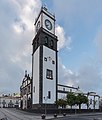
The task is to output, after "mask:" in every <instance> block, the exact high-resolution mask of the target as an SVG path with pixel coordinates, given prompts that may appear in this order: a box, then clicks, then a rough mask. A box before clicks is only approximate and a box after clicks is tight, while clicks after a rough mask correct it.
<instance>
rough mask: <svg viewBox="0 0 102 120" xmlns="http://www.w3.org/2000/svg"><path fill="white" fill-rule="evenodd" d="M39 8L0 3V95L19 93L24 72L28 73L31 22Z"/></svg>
mask: <svg viewBox="0 0 102 120" xmlns="http://www.w3.org/2000/svg"><path fill="white" fill-rule="evenodd" d="M2 4H3V5H2ZM1 6H2V7H1ZM5 6H6V7H5ZM40 7H41V1H40V0H29V1H28V0H22V1H21V0H11V1H0V13H2V14H1V17H0V18H1V19H0V31H1V32H0V36H1V39H0V42H1V43H0V49H1V50H0V52H1V55H0V69H1V71H0V91H2V92H12V91H14V92H19V86H20V84H21V81H22V78H23V75H24V70H25V69H27V70H28V72H29V73H31V70H32V69H31V64H32V60H31V57H32V56H31V54H32V39H33V37H34V21H35V18H36V16H37V15H38V13H39V10H40ZM15 81H16V82H15ZM15 83H16V84H15ZM11 84H12V87H10V86H11Z"/></svg>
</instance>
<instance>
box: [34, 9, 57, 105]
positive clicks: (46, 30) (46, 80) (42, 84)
mask: <svg viewBox="0 0 102 120" xmlns="http://www.w3.org/2000/svg"><path fill="white" fill-rule="evenodd" d="M34 25H35V29H36V35H35V37H34V39H33V43H32V46H33V53H32V79H33V81H32V82H33V92H32V103H33V105H39V104H40V105H43V104H54V103H55V101H56V100H57V81H58V77H57V76H58V68H57V67H58V66H57V41H58V40H57V36H56V35H55V16H54V15H52V14H51V13H49V12H48V10H47V9H46V8H45V7H42V8H41V11H40V13H39V15H38V17H37V19H36V20H35V24H34Z"/></svg>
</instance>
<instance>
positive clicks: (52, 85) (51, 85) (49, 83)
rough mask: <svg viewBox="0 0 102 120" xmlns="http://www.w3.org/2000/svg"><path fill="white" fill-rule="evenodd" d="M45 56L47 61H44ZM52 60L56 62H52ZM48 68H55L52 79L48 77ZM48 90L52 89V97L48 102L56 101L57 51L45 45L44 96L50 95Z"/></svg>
mask: <svg viewBox="0 0 102 120" xmlns="http://www.w3.org/2000/svg"><path fill="white" fill-rule="evenodd" d="M44 57H46V58H47V61H44ZM49 57H50V59H49ZM52 60H54V61H55V64H52ZM46 69H49V70H53V79H52V80H51V79H47V78H46ZM48 91H51V99H48V100H47V103H54V102H55V101H56V52H55V51H53V50H51V49H49V48H47V47H45V46H43V98H44V97H47V96H48ZM44 102H45V101H44V99H43V103H44Z"/></svg>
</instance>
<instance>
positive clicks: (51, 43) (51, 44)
mask: <svg viewBox="0 0 102 120" xmlns="http://www.w3.org/2000/svg"><path fill="white" fill-rule="evenodd" d="M53 46H54V41H53V40H51V41H50V47H51V48H53Z"/></svg>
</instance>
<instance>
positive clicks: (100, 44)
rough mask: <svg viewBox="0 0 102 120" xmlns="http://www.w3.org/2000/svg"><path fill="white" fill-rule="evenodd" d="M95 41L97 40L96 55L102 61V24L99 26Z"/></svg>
mask: <svg viewBox="0 0 102 120" xmlns="http://www.w3.org/2000/svg"><path fill="white" fill-rule="evenodd" d="M94 41H95V45H96V52H97V56H96V57H97V58H98V59H99V61H100V62H101V63H102V26H100V27H99V28H98V30H97V33H96V36H95V40H94Z"/></svg>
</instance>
